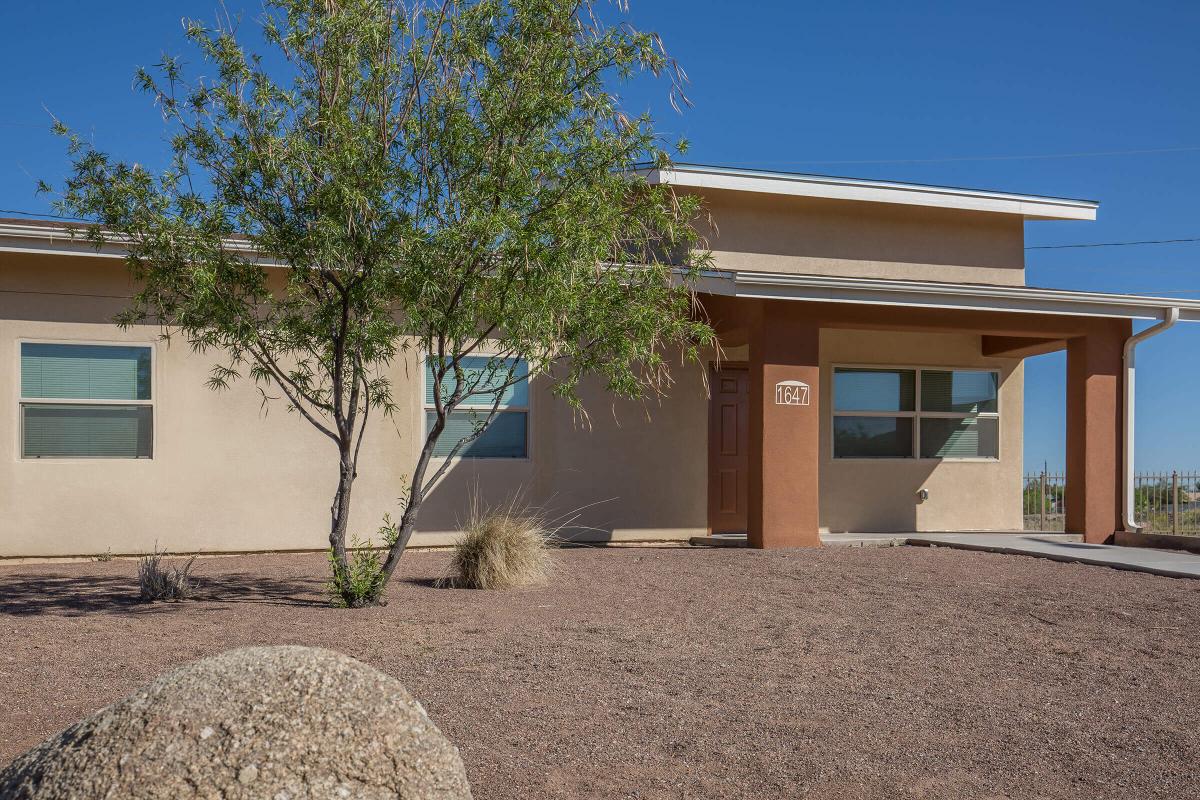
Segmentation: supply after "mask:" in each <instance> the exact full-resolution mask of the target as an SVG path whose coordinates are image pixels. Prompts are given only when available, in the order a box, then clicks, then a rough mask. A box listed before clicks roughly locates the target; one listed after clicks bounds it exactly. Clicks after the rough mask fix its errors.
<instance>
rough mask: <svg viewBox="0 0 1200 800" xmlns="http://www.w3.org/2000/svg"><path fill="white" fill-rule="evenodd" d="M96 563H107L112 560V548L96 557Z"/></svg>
mask: <svg viewBox="0 0 1200 800" xmlns="http://www.w3.org/2000/svg"><path fill="white" fill-rule="evenodd" d="M95 560H96V561H103V562H108V561H112V560H113V554H112V548H111V547H110V548H108V549H107V550H105V551H104V552H103V553H101V554H100V555H98V556H96V559H95Z"/></svg>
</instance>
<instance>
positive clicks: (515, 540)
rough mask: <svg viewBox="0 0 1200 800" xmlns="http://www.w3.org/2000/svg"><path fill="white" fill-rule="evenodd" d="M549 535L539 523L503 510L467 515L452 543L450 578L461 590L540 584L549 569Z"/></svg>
mask: <svg viewBox="0 0 1200 800" xmlns="http://www.w3.org/2000/svg"><path fill="white" fill-rule="evenodd" d="M553 540H554V536H553V533H552V532H550V531H548V530H547V528H546V525H545V523H544V522H543V520H542V519H540V518H539V517H537V516H536V515H531V514H527V513H523V512H520V511H517V510H516V509H512V508H510V509H507V510H504V511H491V512H486V513H476V514H473V515H472V517H471V519H470V520H469V521H468V522H467V524H466V525H465V526H463V535H462V538H460V539H459V540H458V541H457V542H455V544H454V556H453V557H452V559H451V561H450V577H448V578H446V579H445V580H443V581H442V583H443V585H447V586H454V587H457V588H463V589H516V588H518V587H521V586H533V585H536V584H539V583H545V582H546V581H547V580H548V579H549V578H550V575H551V573H552V571H553V569H554V561H553V559H552V558H551V555H550V550H551V547H552V545H553Z"/></svg>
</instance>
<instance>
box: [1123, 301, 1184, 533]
mask: <svg viewBox="0 0 1200 800" xmlns="http://www.w3.org/2000/svg"><path fill="white" fill-rule="evenodd" d="M1177 322H1179V309H1178V308H1169V309H1167V311H1166V313H1165V314H1163V319H1162V321H1161V322H1159V323H1158V324H1156V325H1151V326H1150V327H1149V328H1146V330H1144V331H1140V332H1138V333H1135V334H1134V335H1133V336H1130V337H1129V338H1128V339H1126V340H1125V349H1124V354H1123V357H1124V363H1125V381H1124V384H1125V403H1124V407H1125V413H1124V414H1123V415H1122V418H1121V453H1122V462H1123V463H1122V467H1123V468H1124V469H1123V472H1122V476H1121V482H1122V488H1123V489H1124V492H1123V496H1122V503H1121V505H1122V507H1123V510H1124V512H1125V513H1124V523H1125V530H1127V531H1130V532H1133V533H1137V532H1138V531H1140V530H1141V526H1139V525H1138V524H1137V520H1135V519H1134V518H1133V514H1134V498H1133V489H1134V485H1133V484H1134V471H1133V469H1134V466H1133V461H1134V459H1133V439H1134V436H1133V434H1134V431H1133V428H1134V424H1133V423H1134V377H1135V374H1136V372H1137V346H1138V345H1139V344H1141V343H1142V342H1144V341H1146V340H1147V339H1150V338H1152V337H1154V336H1158V335H1159V334H1160V333H1163V332H1164V331H1166V330H1168V329H1169V328H1173V327H1174V326H1175V323H1177Z"/></svg>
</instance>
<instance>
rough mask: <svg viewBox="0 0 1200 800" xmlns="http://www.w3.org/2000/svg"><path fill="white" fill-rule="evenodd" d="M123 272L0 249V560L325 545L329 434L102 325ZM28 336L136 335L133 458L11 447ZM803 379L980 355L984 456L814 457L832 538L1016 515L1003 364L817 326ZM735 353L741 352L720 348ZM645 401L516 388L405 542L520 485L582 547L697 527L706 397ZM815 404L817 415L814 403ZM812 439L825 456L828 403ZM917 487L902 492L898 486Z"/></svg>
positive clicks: (391, 425) (1008, 383) (377, 433)
mask: <svg viewBox="0 0 1200 800" xmlns="http://www.w3.org/2000/svg"><path fill="white" fill-rule="evenodd" d="M129 293H130V284H129V280H128V277H127V275H126V273H125V268H124V265H123V263H122V262H121V261H120V260H115V259H102V258H83V257H78V256H74V257H66V256H60V257H49V256H44V255H41V256H33V255H20V254H10V253H3V254H0V397H3V398H6V401H5V410H4V411H3V412H2V413H0V556H53V555H63V556H66V555H81V554H88V553H100V552H104V551H105V550H108V549H111V550H112V552H114V553H137V552H144V551H147V550H149V549H151V548H152V547H153V546H154V545H155V543H156V542H157V543H158V544H159V545H160V546H162V547H168V548H170V549H172V550H176V551H194V550H200V551H208V552H228V551H240V550H273V549H301V548H303V549H308V548H322V547H324V546H325V536H326V533H327V524H328V513H329V512H328V505H329V501H330V496H331V493H332V491H333V487H334V478H335V475H334V454H333V449H332V447H333V446H332V444H331V443H330V442H329V441H328V440H327V439H325V438H324V437H323V436H321V435H320V434H319V433H318V432H317V431H315V430H314V429H313V428H312V427H311V426H309V425H308V424H307V423H306V422H304V421H303V420H302V419H300V417H299V416H298V415H296V414H289V413H288V412H287V410H286V407H285V406H284V405H283V404H282V403H280V402H273V403H271V404H269V405H268V406H267V408H266V409H265V410H264V409H263V407H262V403H261V396H260V394H259V393H258V391H257V390H256V389H255V388H254V387H253V386H252V385H250V384H249V383H247V382H241V383H237V384H235V385H234V386H233V388H232V389H231V390H229V391H227V392H224V393H215V392H212V391H210V390H209V389H207V388H206V387H205V385H204V384H205V379H206V378H207V377H208V370H209V367H210V365H211V363H212V361H213V359H212V357H211V356H208V355H197V354H195V353H193V352H192V351H191V350H190V348H188V347H187V346H186V343H184V342H182V341H177V342H175V343H172V344H170V345H168V344H167V343H165V342H162V341H158V339H157V330H155V329H151V328H143V329H136V330H131V331H121V330H119V329H118V328H117V327H116V326H114V325H112V324H111V322H110V321H109V320H111V319H112V316H113V315H114V314H115V313H116V312H117V311H118V310H119V309H121V308H122V307H123V306H124V304H125V302H126V299H127V297H128V295H129ZM21 339H33V340H42V341H54V340H63V341H75V342H79V341H87V342H139V343H147V344H153V346H154V347H155V370H154V373H155V374H154V387H153V392H154V402H155V451H154V458H153V459H150V460H117V459H103V460H86V459H81V460H69V459H46V460H23V459H21V458H20V454H19V450H18V447H19V444H18V443H19V430H18V424H19V410H18V403H17V398H18V394H19V345H18V342H19V341H20V340H21ZM821 341H822V344H821V365H822V367H821V368H822V386H823V387H828V386H829V377H828V372H829V365H830V364H832V363H863V362H866V363H877V364H878V363H905V364H921V365H925V364H928V365H937V364H944V365H953V366H973V365H980V364H999V365H1001V366H1002V367H1003V369H1004V370H1005V372H1004V381H1003V387H1002V389H1001V405H1002V415H1003V418H1002V421H1001V427H1002V439H1003V442H1002V448H1003V449H1002V455H1001V461H1000V462H999V463H984V464H972V463H941V464H938V463H929V462H890V463H863V462H852V463H851V462H837V463H835V462H832V461H831V460H829V459H828V458H827V457H824V456H823V458H825V460H824V461H823V462H822V464H821V472H822V475H821V486H820V489H821V524H822V526H823V527H826V528H829V529H831V530H912V529H917V530H942V529H971V528H1016V527H1019V526H1020V521H1021V520H1020V508H1019V498H1020V464H1021V449H1020V448H1021V444H1020V431H1021V416H1020V411H1021V370H1020V366H1019V362H1013V361H1011V360H997V359H984V358H982V357H980V356H979V354H978V353H979V340H978V337H975V336H946V335H917V334H897V333H876V332H861V331H834V330H825V331H823V332H822V335H821ZM726 357H727V358H728V359H730V360H739V359H744V358H745V357H746V354H745V352H744V348H742V350H734V351H730V352H728V353H726ZM416 359H417V356H416V354H415V353H414V354H410V355H409V357H408V358H407V360H405V361H402V362H400V363H397V364H396V365H395V366H394V367H393V368H392V369H391V374H390V377H391V379H392V381H393V383H394V386H395V396H396V398H397V400H398V401H399V402H400V404H401V410H400V412H398V413H397V414H396V415H394V416H392V417H390V418H383V417H379V416H377V417H375V418H374V419H373V421H372V423H371V430H370V432H369V434H368V438H367V441H366V444H365V445H364V450H363V455H362V463H361V469H360V473H361V475H360V478H359V480H358V482H357V483H356V484H355V489H354V512H353V517H352V521H351V529H352V530H353V531H355V532H357V533H358V534H360V535H362V536H368V535H370V534H372V533H373V532H374V531H375V529H376V527H377V526H378V524H379V521H380V520H381V518H382V516H383V515H384V513H387V512H390V513H392V515H393V516H395V515H396V514H397V513H398V510H399V508H400V501H399V498H400V497H401V495H402V493H403V491H404V487H405V485H406V481H405V479H406V477H407V475H408V474H409V471H410V470H411V467H412V464H413V463H414V461H415V458H416V453H417V449H418V447H419V441H418V435H419V434H420V432H421V426H422V415H423V412H422V408H421V395H422V393H421V373H420V367H419V364H418V362H417V360H416ZM674 376H675V383H674V386H673V387H672V388H671V390H670V392H669V393H668V396H667V397H666V398H664V399H663V400H662V401H661V402H659V401H651V402H648V403H646V404H637V403H632V402H627V401H619V400H618V401H614V400H613V399H612V398H611V397H609V396H608V395H607V393H605V392H604V391H603V389H602V387H601V386H600V385H599V384H598V383H596V382H588V383H586V384H585V385H584V386H583V388H582V395H583V399H584V403H585V406H586V408H587V410H588V413H589V416H590V425H589V424H584V423H583V422H582V421H581V420H579V419H577V417H576V415H575V414H574V412H573V411H572V410H571V409H570V407H569V406H567V405H566V404H565V403H563V402H562V401H561V400H558V399H557V398H553V397H551V396H550V395H549V393H548V391H547V387H546V385H545V383H544V382H541V383H539V382H535V384H534V390H533V392H532V393H531V395H532V396H531V420H530V436H531V452H530V458H529V459H527V460H520V461H510V460H503V461H499V460H498V461H470V460H467V461H461V462H458V463H457V464H455V465H454V467H453V469H451V470H450V471H449V473H448V474H447V476H446V478H445V479H444V480H443V481H442V482H441V483H440V484H439V485H438V486H437V487H436V488H435V489H434V490H433V492H432V493H431V495H430V497H429V500H428V502H427V505H426V506H425V509H424V511H423V515H422V519H421V526H420V532H419V533H418V534H417V537H416V538H415V539H414V543H416V544H421V543H425V544H433V543H444V542H446V541H447V540H448V538H449V537H450V536H451V535H452V534H453V532H454V531H456V530H457V529H458V525H459V522H460V521H461V520H462V519H463V518H464V517H465V515H466V514H467V513H468V512H469V509H470V505H471V503H472V501H473V499H474V498H476V497H477V498H478V501H479V502H480V503H481V504H483V505H496V504H500V503H503V502H506V501H507V500H509V499H510V498H512V497H514V496H516V497H520V498H522V499H523V500H525V501H526V502H528V503H529V504H530V505H533V506H536V507H541V508H544V509H545V510H546V511H547V512H548V513H549V515H550V516H551V517H558V516H560V515H565V516H564V517H563V519H562V521H563V522H566V523H568V527H569V528H570V530H569V533H571V534H572V535H573V536H576V537H580V538H592V539H601V540H603V539H617V540H622V539H625V540H630V539H653V538H683V537H687V536H690V535H695V534H699V533H703V532H704V530H705V528H706V523H707V519H706V514H707V510H706V490H707V489H706V484H707V480H706V478H707V428H708V419H707V414H708V405H707V404H708V401H707V398H706V395H705V387H704V368H703V367H701V366H700V365H695V364H693V365H688V366H683V367H679V366H677V367H676V368H675V371H674ZM821 408H822V409H825V408H828V406H827V398H825V397H822V406H821ZM821 413H822V431H823V434H822V449H823V453H825V454H827V453H828V449H829V448H828V425H829V423H828V413H827V412H826V411H824V410H822V411H821ZM922 486H923V487H925V488H928V489H929V490H930V495H931V496H930V499H929V501H927V502H926V503H924V504H920V505H917V504H916V503H915V492H916V490H917V489H919V488H921V487H922Z"/></svg>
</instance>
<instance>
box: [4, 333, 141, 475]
mask: <svg viewBox="0 0 1200 800" xmlns="http://www.w3.org/2000/svg"><path fill="white" fill-rule="evenodd" d="M25 344H70V345H85V346H88V347H148V348H150V399H149V400H104V399H89V398H81V397H58V398H50V397H25V396H23V395H22V394H21V390H22V382H21V346H22V345H25ZM15 348H16V357H15V359H14V361H15V362H16V377H15V379H14V381H13V384H14V387H13V395H14V397H15V402H14V403H13V406H14V408H15V409H16V420H15V425H14V428H13V430H15V431H16V432H17V435H16V444H17V447H16V460H17V461H22V462H26V463H34V462H48V463H54V464H64V463H71V462H80V463H87V464H94V463H96V462H97V461H103V462H110V461H139V462H140V461H153V460H154V459H156V458H157V457H158V428H159V425H158V399H159V397H158V391H159V390H158V346H157V343H156V342H154V341H152V340H151V341H146V340H129V339H123V340H113V339H55V338H51V337H48V336H38V337H18V338H17V339H16V341H15ZM27 405H49V406H74V405H88V406H149V407H150V409H151V412H150V416H151V422H150V455H149V456H148V457H145V458H143V457H141V456H26V455H25V415H24V413H23V411H22V409H23V408H24V407H25V406H27Z"/></svg>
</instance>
